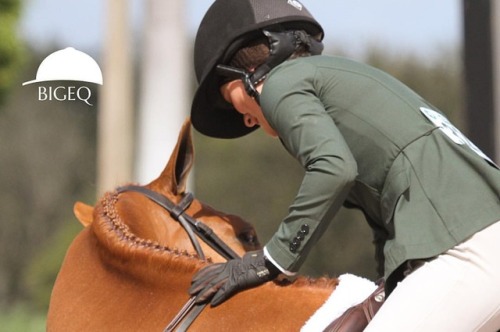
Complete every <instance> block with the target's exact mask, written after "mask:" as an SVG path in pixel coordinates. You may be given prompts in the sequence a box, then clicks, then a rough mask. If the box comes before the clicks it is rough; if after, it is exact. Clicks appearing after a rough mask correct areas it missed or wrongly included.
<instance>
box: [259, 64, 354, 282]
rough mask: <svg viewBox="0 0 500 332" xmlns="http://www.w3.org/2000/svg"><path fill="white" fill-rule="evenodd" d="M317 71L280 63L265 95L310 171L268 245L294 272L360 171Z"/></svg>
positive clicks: (271, 117)
mask: <svg viewBox="0 0 500 332" xmlns="http://www.w3.org/2000/svg"><path fill="white" fill-rule="evenodd" d="M298 73H300V75H297V74H298ZM304 73H305V74H304ZM315 76H316V75H315V70H311V68H299V71H297V70H296V69H293V68H290V67H285V68H282V69H278V70H277V71H276V72H275V73H274V74H273V75H272V76H270V77H269V78H268V80H267V81H266V83H265V85H264V90H263V92H262V96H261V106H262V110H263V112H264V116H265V117H266V119H267V120H268V121H269V124H270V125H271V126H272V127H273V129H275V130H276V131H277V133H278V135H279V137H280V140H281V142H282V143H283V145H284V146H285V148H286V149H287V150H288V152H289V153H290V154H291V155H292V156H293V157H295V158H296V159H297V160H298V161H299V162H300V163H301V165H302V166H303V168H304V171H305V175H304V178H303V180H302V183H301V186H300V188H299V191H298V193H297V195H296V197H295V199H294V201H293V202H292V204H291V205H290V207H289V213H288V215H287V216H286V217H285V218H284V219H283V221H282V222H281V224H280V225H279V228H278V231H277V232H276V233H275V234H274V235H273V237H272V238H271V239H270V241H269V242H268V243H267V244H266V246H265V249H266V253H267V255H269V256H271V257H272V261H273V262H275V263H277V264H278V265H279V267H281V268H282V270H285V271H289V272H295V271H297V270H298V269H299V268H300V266H301V265H302V262H303V260H304V259H305V258H306V256H307V254H308V253H309V251H310V250H311V248H312V246H313V245H314V244H315V243H316V242H317V241H318V240H319V238H320V237H321V235H322V234H323V233H324V231H325V229H326V227H327V226H328V225H329V223H330V221H331V220H332V219H333V217H334V215H335V214H336V213H337V212H338V210H339V209H340V207H341V206H342V204H343V202H344V200H345V199H346V196H347V194H348V192H349V190H350V188H351V186H352V185H353V183H354V180H355V178H356V176H357V167H356V162H355V160H354V157H353V156H352V154H351V152H350V150H349V148H348V146H347V144H346V142H345V141H344V138H343V137H342V135H341V133H340V131H339V130H338V128H337V126H336V125H335V122H334V121H333V119H332V117H331V116H330V115H329V114H328V112H327V111H326V110H325V108H324V106H323V104H322V102H321V100H320V89H321V87H320V84H321V83H320V82H319V81H318V80H317V79H316V78H315Z"/></svg>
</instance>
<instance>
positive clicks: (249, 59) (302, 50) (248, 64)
mask: <svg viewBox="0 0 500 332" xmlns="http://www.w3.org/2000/svg"><path fill="white" fill-rule="evenodd" d="M304 33H305V32H304ZM314 38H315V39H318V40H319V39H320V38H319V37H318V38H317V37H314ZM269 53H270V51H269V40H268V38H267V37H265V36H262V37H260V38H257V39H254V40H252V41H251V42H249V43H247V44H246V46H245V47H242V48H240V49H239V50H238V51H237V52H236V53H235V54H234V56H233V57H232V58H231V60H230V61H229V65H230V66H231V67H236V68H241V69H245V70H247V71H252V70H254V69H255V68H257V67H259V66H260V65H262V64H263V63H264V62H265V61H266V59H267V58H268V57H269ZM310 55H311V52H309V50H308V48H307V46H306V45H304V44H301V45H300V46H299V48H298V49H297V50H296V51H295V52H293V53H292V55H290V57H289V58H288V60H290V59H295V58H299V57H306V56H310Z"/></svg>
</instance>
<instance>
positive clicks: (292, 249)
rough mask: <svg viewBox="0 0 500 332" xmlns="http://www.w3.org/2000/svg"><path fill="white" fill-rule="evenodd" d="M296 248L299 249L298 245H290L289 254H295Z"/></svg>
mask: <svg viewBox="0 0 500 332" xmlns="http://www.w3.org/2000/svg"><path fill="white" fill-rule="evenodd" d="M298 247H299V246H298V245H296V244H293V243H290V251H291V252H293V253H296V252H297V249H298Z"/></svg>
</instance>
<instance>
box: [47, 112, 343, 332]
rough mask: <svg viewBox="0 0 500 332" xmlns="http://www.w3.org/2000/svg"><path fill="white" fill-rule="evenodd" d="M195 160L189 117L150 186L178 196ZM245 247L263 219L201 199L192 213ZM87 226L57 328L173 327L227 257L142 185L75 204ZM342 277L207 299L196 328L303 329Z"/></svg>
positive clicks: (57, 303)
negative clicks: (197, 247) (194, 238)
mask: <svg viewBox="0 0 500 332" xmlns="http://www.w3.org/2000/svg"><path fill="white" fill-rule="evenodd" d="M192 164H193V145H192V139H191V132H190V123H189V121H187V122H186V123H185V124H184V126H183V128H182V130H181V133H180V135H179V140H178V142H177V145H176V147H175V149H174V151H173V153H172V155H171V157H170V160H169V162H168V164H167V166H166V167H165V169H164V170H163V172H162V174H161V175H160V177H159V178H158V179H156V180H154V181H153V182H151V183H150V184H148V185H147V186H145V188H148V189H150V190H153V191H155V192H157V193H160V194H162V195H164V196H166V197H167V198H168V199H170V200H171V201H172V202H174V203H176V204H177V203H178V202H179V201H180V200H181V197H182V195H183V194H184V193H185V190H186V179H187V175H188V173H189V170H190V168H191V166H192ZM185 212H186V214H187V215H189V216H192V217H193V218H196V219H197V220H200V221H202V222H204V223H205V224H206V225H208V226H209V227H210V228H212V229H213V230H214V232H215V233H216V234H217V235H218V236H219V237H220V238H221V239H222V240H223V241H224V242H225V243H226V244H228V246H230V247H231V248H232V249H233V250H234V251H235V252H236V253H238V254H239V255H242V254H243V253H244V252H245V251H248V250H255V249H258V248H259V246H260V245H259V243H258V240H257V237H256V234H255V230H254V229H253V227H252V226H251V225H250V224H249V223H247V222H245V221H243V220H242V219H241V218H238V217H236V216H232V215H227V214H224V213H221V212H218V211H216V210H214V209H212V208H210V207H208V206H206V205H204V204H202V203H201V202H199V201H198V200H196V199H195V200H194V201H193V202H192V203H191V205H190V206H189V207H188V208H187V210H186V211H185ZM75 214H76V216H77V218H78V219H79V220H80V222H81V223H82V224H83V225H85V226H86V227H85V228H84V229H83V230H82V231H81V233H80V234H78V236H77V237H76V238H75V239H74V241H73V243H72V244H71V246H70V248H69V249H68V252H67V254H66V257H65V259H64V262H63V264H62V267H61V270H60V272H59V274H58V277H57V280H56V283H55V285H54V288H53V291H52V296H51V301H50V307H49V312H48V318H47V331H49V332H57V331H163V329H164V328H165V327H166V326H167V325H168V324H169V322H171V320H172V319H173V318H174V316H175V315H176V314H177V313H178V312H179V310H180V309H181V308H182V307H183V305H184V304H185V303H186V301H187V300H188V299H189V295H188V293H187V290H188V288H189V286H190V282H191V278H192V276H193V275H194V273H196V271H198V270H199V269H200V268H202V267H203V266H206V264H210V263H211V262H221V261H224V258H223V257H221V256H220V255H219V254H218V253H216V252H215V251H214V250H213V249H211V248H210V247H208V246H207V245H205V244H203V243H202V244H201V246H202V249H203V251H204V252H205V254H206V255H207V256H209V257H210V258H207V259H205V260H202V259H200V258H199V257H198V255H197V254H195V252H194V249H193V246H192V244H191V241H190V239H189V237H188V236H187V235H186V232H185V230H184V229H183V228H182V226H181V225H180V224H179V223H178V222H177V221H175V220H174V219H173V218H172V217H171V215H170V213H169V212H167V211H166V210H164V209H163V208H161V207H160V206H159V205H157V204H156V203H155V202H153V201H151V200H150V199H148V198H147V197H146V196H144V195H142V194H141V193H137V192H133V191H125V192H120V191H115V192H111V193H107V194H105V195H104V197H103V198H102V199H101V200H100V201H99V202H98V203H97V204H96V206H95V207H94V208H92V207H90V206H86V205H84V204H82V203H77V204H75ZM336 284H337V280H336V279H326V278H321V279H317V280H312V279H307V278H303V277H301V278H299V279H297V280H296V281H295V282H294V283H292V284H290V285H286V286H284V285H279V284H278V283H273V282H269V283H267V284H265V285H263V286H260V287H257V288H255V289H251V290H247V291H243V292H241V293H239V294H237V295H235V296H233V297H232V298H230V299H229V300H228V301H226V302H225V303H224V304H222V305H220V306H217V307H215V308H212V307H210V306H207V307H206V308H205V309H204V310H203V311H202V313H201V314H200V315H199V316H198V318H197V319H196V320H195V321H194V322H193V323H192V325H191V327H190V329H189V331H235V330H237V331H271V330H272V331H287V332H289V331H299V330H300V328H301V327H302V326H303V325H304V323H305V322H306V321H307V320H308V318H309V317H310V316H311V315H312V314H313V313H314V312H315V311H316V309H318V308H319V307H320V306H321V305H322V304H323V303H324V302H325V301H326V300H327V298H328V297H329V296H330V294H331V293H332V291H333V289H334V288H335V286H336Z"/></svg>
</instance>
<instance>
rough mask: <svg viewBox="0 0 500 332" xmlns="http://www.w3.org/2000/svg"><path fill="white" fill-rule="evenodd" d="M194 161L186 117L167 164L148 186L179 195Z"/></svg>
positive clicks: (189, 125)
mask: <svg viewBox="0 0 500 332" xmlns="http://www.w3.org/2000/svg"><path fill="white" fill-rule="evenodd" d="M193 162H194V148H193V139H192V136H191V121H190V120H189V119H187V120H186V121H185V122H184V125H183V126H182V129H181V132H180V134H179V138H178V140H177V144H176V145H175V148H174V151H173V152H172V155H171V156H170V160H169V161H168V163H167V166H166V167H165V169H164V170H163V172H162V173H161V175H160V177H159V178H158V179H156V180H154V181H153V182H152V183H151V184H150V186H151V187H152V188H154V189H155V190H156V191H159V192H161V193H165V192H171V193H173V194H174V195H180V194H182V193H184V192H185V191H186V184H187V178H188V175H189V172H190V170H191V168H192V166H193Z"/></svg>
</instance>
